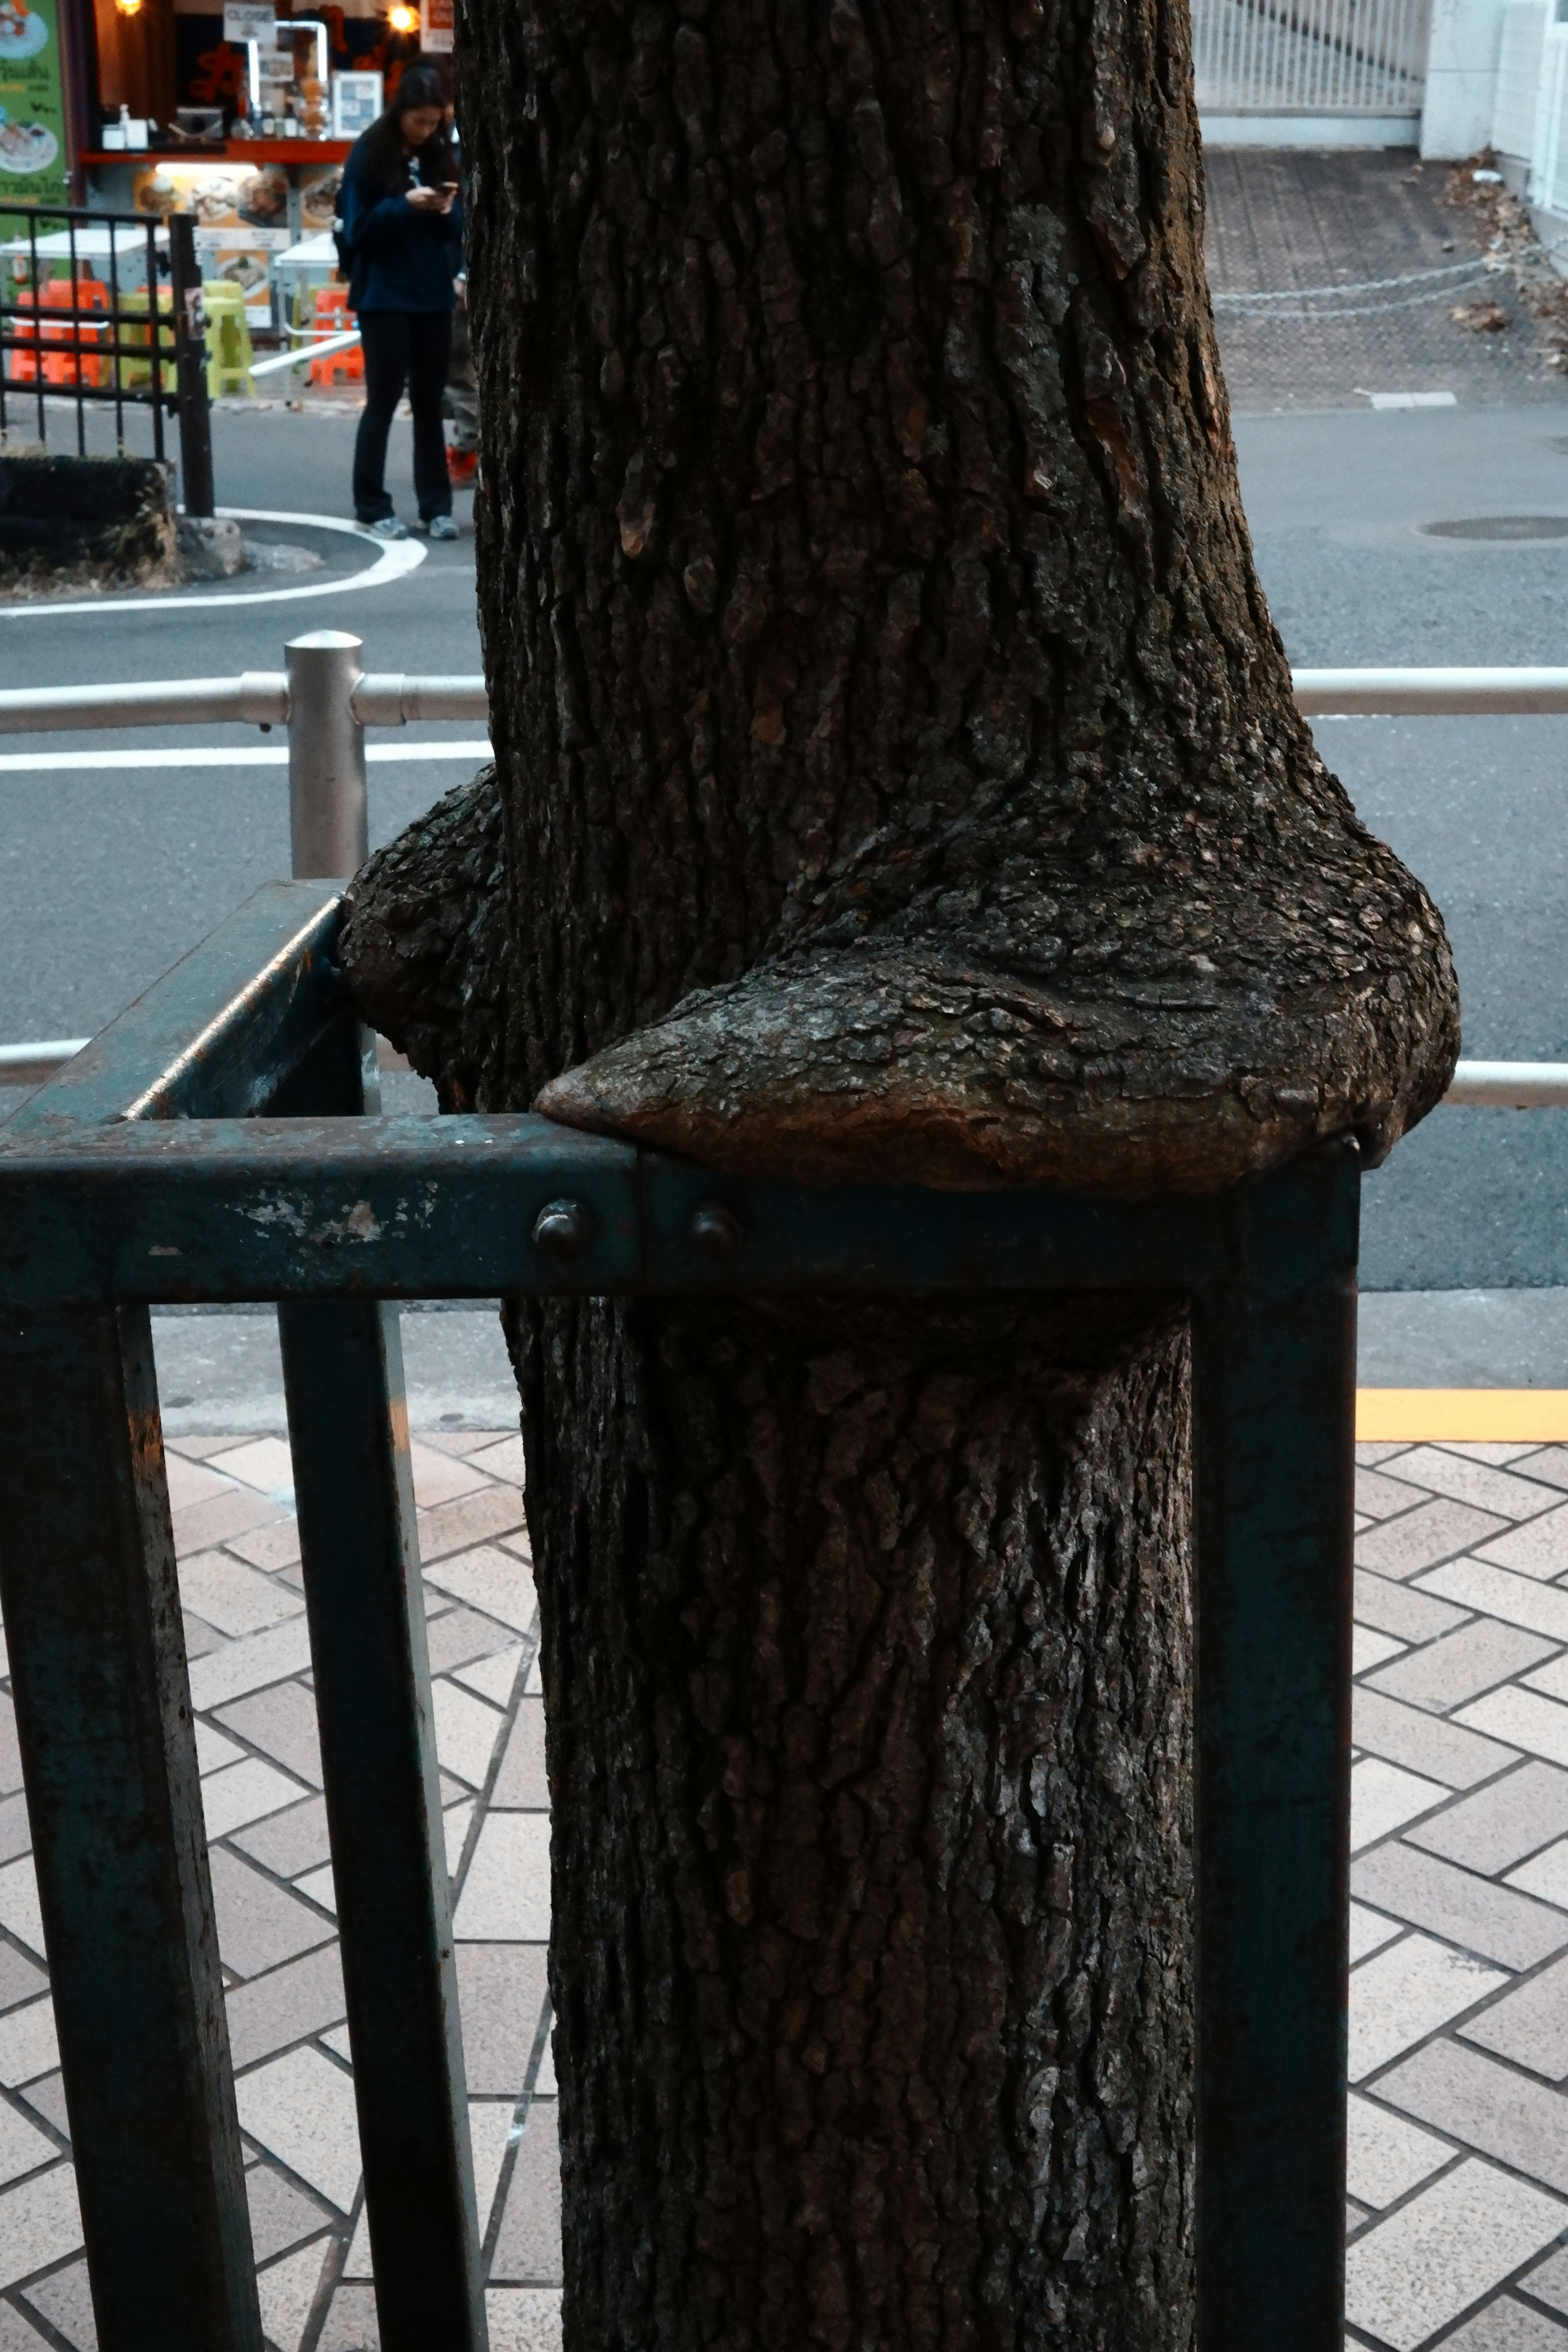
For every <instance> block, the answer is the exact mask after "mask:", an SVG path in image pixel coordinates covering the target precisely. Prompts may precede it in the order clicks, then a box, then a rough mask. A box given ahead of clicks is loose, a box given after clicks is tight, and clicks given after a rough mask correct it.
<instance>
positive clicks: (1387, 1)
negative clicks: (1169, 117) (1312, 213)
mask: <svg viewBox="0 0 1568 2352" xmlns="http://www.w3.org/2000/svg"><path fill="white" fill-rule="evenodd" d="M1431 13H1432V0H1294V4H1293V0H1193V63H1194V69H1195V72H1196V77H1197V98H1198V110H1199V113H1200V114H1201V115H1202V116H1203V117H1204V121H1205V133H1206V135H1207V136H1208V137H1209V138H1211V139H1214V138H1216V137H1218V138H1220V139H1224V138H1226V136H1227V135H1228V136H1231V137H1237V138H1241V139H1246V138H1247V137H1253V138H1257V137H1258V136H1262V137H1264V138H1268V136H1269V131H1268V129H1267V128H1266V127H1265V124H1266V122H1267V123H1269V124H1272V123H1278V124H1279V129H1278V131H1275V132H1274V134H1273V135H1274V136H1275V137H1277V138H1279V140H1280V141H1281V142H1283V141H1285V140H1287V139H1289V141H1290V142H1291V143H1293V144H1296V145H1301V146H1311V145H1316V144H1321V145H1325V146H1327V145H1335V144H1338V143H1341V142H1342V141H1349V140H1351V139H1356V140H1358V141H1359V142H1362V143H1373V144H1375V143H1379V142H1382V141H1385V140H1388V139H1390V138H1392V139H1394V140H1395V141H1397V140H1398V139H1399V138H1401V137H1404V136H1405V135H1413V133H1414V129H1415V125H1416V124H1417V123H1418V122H1419V120H1420V113H1421V99H1422V92H1423V90H1424V89H1425V86H1426V38H1427V32H1428V28H1429V26H1430V21H1431ZM1237 125H1240V126H1242V127H1241V128H1239V129H1236V128H1234V126H1237ZM1341 126H1342V127H1341Z"/></svg>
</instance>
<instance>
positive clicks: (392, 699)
mask: <svg viewBox="0 0 1568 2352" xmlns="http://www.w3.org/2000/svg"><path fill="white" fill-rule="evenodd" d="M358 650H359V639H358V638H357V637H347V636H341V635H337V634H336V633H335V632H331V631H323V632H322V633H321V635H319V636H317V637H314V638H301V639H299V640H298V641H297V642H296V644H295V645H294V646H290V647H289V653H290V655H291V656H304V655H307V654H310V655H313V656H316V660H315V661H314V662H313V663H303V664H300V665H296V666H294V676H295V678H296V679H297V680H298V679H302V678H303V677H307V676H313V673H314V670H315V669H317V668H321V667H322V662H321V656H326V664H325V667H326V670H327V671H329V672H330V679H329V677H326V676H323V677H322V678H321V681H320V683H319V684H318V685H317V687H316V690H315V691H313V692H312V693H310V695H309V696H308V697H306V698H305V699H308V701H309V703H310V709H308V710H307V709H304V708H303V707H301V709H300V718H301V719H302V720H303V721H304V723H305V727H306V729H308V730H313V729H315V728H318V727H320V726H321V717H322V711H321V703H322V696H323V690H325V691H328V692H330V693H331V694H335V695H336V696H337V697H338V698H339V699H338V701H337V703H336V705H335V715H336V718H337V720H338V722H339V726H340V728H341V730H342V733H343V734H344V735H345V737H346V738H347V749H348V751H349V753H350V757H349V758H348V759H347V760H346V761H333V760H331V759H322V760H321V761H317V760H315V759H313V758H312V756H311V745H310V743H309V742H300V743H298V744H296V743H293V742H290V744H289V789H290V798H291V803H292V805H293V813H294V819H295V824H294V832H295V845H296V864H297V865H298V863H299V845H300V828H301V817H302V815H303V816H304V817H305V818H306V820H307V822H308V821H309V819H310V816H311V815H316V816H320V815H321V810H320V809H319V808H318V806H317V804H318V803H324V802H325V801H326V800H327V799H329V798H331V797H332V796H333V795H334V794H336V795H337V796H339V797H343V796H344V795H347V797H348V798H352V797H353V792H354V791H355V790H356V789H357V792H358V794H359V802H358V812H357V815H355V816H351V814H350V812H349V811H348V809H347V806H346V801H345V807H344V809H343V810H341V811H333V810H327V811H325V832H326V835H328V837H332V835H333V820H334V818H335V819H336V821H337V824H338V828H339V830H340V831H341V832H342V834H343V835H344V837H349V836H351V835H354V834H355V832H356V826H357V829H358V834H359V837H363V788H364V761H363V730H364V729H365V728H366V727H405V726H408V725H411V724H414V723H416V722H418V721H419V720H422V719H479V720H483V721H488V719H489V698H488V696H487V694H486V692H485V682H484V679H483V678H482V677H418V676H405V675H404V674H403V673H402V672H399V671H386V672H377V671H374V670H362V669H361V668H360V667H359V665H358V662H357V660H356V659H355V657H354V656H355V655H356V654H357V652H358ZM1290 677H1291V683H1292V685H1293V687H1294V688H1295V693H1296V707H1297V709H1299V710H1300V712H1301V714H1302V716H1303V717H1305V718H1313V719H1326V718H1345V719H1350V718H1363V719H1396V718H1412V719H1414V718H1437V717H1450V718H1451V717H1457V716H1469V715H1474V716H1478V717H1497V716H1500V715H1508V714H1510V713H1513V714H1519V715H1524V716H1540V715H1542V714H1549V713H1552V712H1562V713H1568V669H1545V668H1538V669H1452V668H1450V669H1297V670H1292V671H1291V673H1290ZM299 694H300V688H299V686H298V685H295V686H294V687H292V688H291V685H290V677H289V672H286V671H283V670H246V671H245V672H244V673H243V674H242V675H241V676H240V677H191V678H164V679H153V680H147V681H143V682H142V684H140V685H129V686H62V687H37V688H36V687H16V688H7V689H5V691H0V734H3V735H20V734H33V733H37V734H44V733H49V732H54V731H58V730H62V729H76V728H98V727H190V726H215V725H216V726H223V725H227V724H230V723H235V722H237V723H238V724H240V725H243V726H253V727H286V726H288V724H289V716H290V709H291V707H292V704H293V702H294V700H295V698H296V697H297V696H298V695H299ZM327 731H331V730H327ZM356 748H357V754H358V756H357V759H356V758H355V757H354V756H353V754H354V752H355V751H356ZM318 770H319V771H320V773H318ZM356 771H357V780H356ZM315 870H316V868H315V867H314V866H310V871H312V872H313V871H315ZM87 1042H88V1041H87V1039H86V1038H85V1037H63V1038H43V1039H39V1040H38V1041H37V1042H36V1043H34V1044H31V1045H0V1086H13V1087H15V1086H31V1085H36V1084H41V1083H42V1082H43V1081H44V1080H45V1079H46V1078H48V1077H51V1076H53V1075H54V1073H55V1071H56V1070H58V1069H59V1068H60V1067H61V1066H63V1065H64V1064H65V1063H66V1062H68V1061H69V1059H70V1058H71V1056H72V1055H73V1054H78V1053H79V1052H80V1050H81V1048H82V1046H83V1045H86V1043H87ZM1443 1100H1444V1102H1445V1103H1446V1104H1450V1105H1453V1106H1455V1107H1456V1108H1460V1107H1463V1108H1484V1109H1489V1110H1545V1109H1563V1108H1568V1062H1461V1063H1460V1064H1459V1066H1458V1069H1457V1070H1456V1071H1455V1073H1454V1083H1453V1085H1452V1086H1451V1087H1449V1089H1448V1091H1447V1094H1446V1095H1445V1096H1444V1097H1443Z"/></svg>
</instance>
